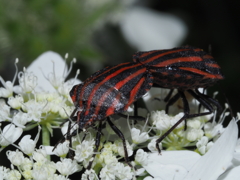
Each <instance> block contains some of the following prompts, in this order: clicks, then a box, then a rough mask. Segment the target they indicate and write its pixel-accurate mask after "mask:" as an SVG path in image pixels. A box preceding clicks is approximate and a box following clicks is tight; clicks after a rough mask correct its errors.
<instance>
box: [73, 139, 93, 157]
mask: <svg viewBox="0 0 240 180" xmlns="http://www.w3.org/2000/svg"><path fill="white" fill-rule="evenodd" d="M94 145H95V141H94V140H90V141H87V140H84V141H83V142H82V143H81V144H79V145H77V146H76V151H75V156H74V159H76V160H77V161H78V162H82V161H83V160H85V159H87V158H90V157H91V156H92V155H93V150H94V148H93V147H94Z"/></svg>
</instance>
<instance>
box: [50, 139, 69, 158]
mask: <svg viewBox="0 0 240 180" xmlns="http://www.w3.org/2000/svg"><path fill="white" fill-rule="evenodd" d="M69 144H70V142H69V141H64V142H63V143H59V144H58V145H57V147H56V148H55V149H54V151H53V152H54V153H55V154H56V155H57V156H60V157H65V156H66V155H67V153H68V151H69Z"/></svg>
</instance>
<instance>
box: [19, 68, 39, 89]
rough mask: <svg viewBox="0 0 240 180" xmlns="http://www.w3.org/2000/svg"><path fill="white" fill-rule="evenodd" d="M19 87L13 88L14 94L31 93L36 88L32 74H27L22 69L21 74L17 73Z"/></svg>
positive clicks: (35, 78)
mask: <svg viewBox="0 0 240 180" xmlns="http://www.w3.org/2000/svg"><path fill="white" fill-rule="evenodd" d="M18 81H19V86H15V88H16V93H18V94H22V93H31V92H32V91H34V89H35V87H36V86H37V77H36V76H35V75H34V74H33V73H32V72H27V71H26V69H25V68H24V69H23V72H19V73H18Z"/></svg>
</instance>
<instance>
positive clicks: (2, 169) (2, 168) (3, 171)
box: [0, 166, 10, 180]
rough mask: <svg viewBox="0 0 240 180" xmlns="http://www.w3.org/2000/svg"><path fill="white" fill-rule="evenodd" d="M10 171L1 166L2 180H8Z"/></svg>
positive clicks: (0, 175)
mask: <svg viewBox="0 0 240 180" xmlns="http://www.w3.org/2000/svg"><path fill="white" fill-rule="evenodd" d="M9 171H10V169H8V168H6V167H3V166H0V179H1V180H3V179H6V178H7V174H8V172H9Z"/></svg>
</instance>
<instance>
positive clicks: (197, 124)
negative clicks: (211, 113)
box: [187, 118, 202, 129]
mask: <svg viewBox="0 0 240 180" xmlns="http://www.w3.org/2000/svg"><path fill="white" fill-rule="evenodd" d="M201 125H202V123H201V121H200V119H199V118H195V119H191V120H189V121H187V128H194V129H200V128H201Z"/></svg>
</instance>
